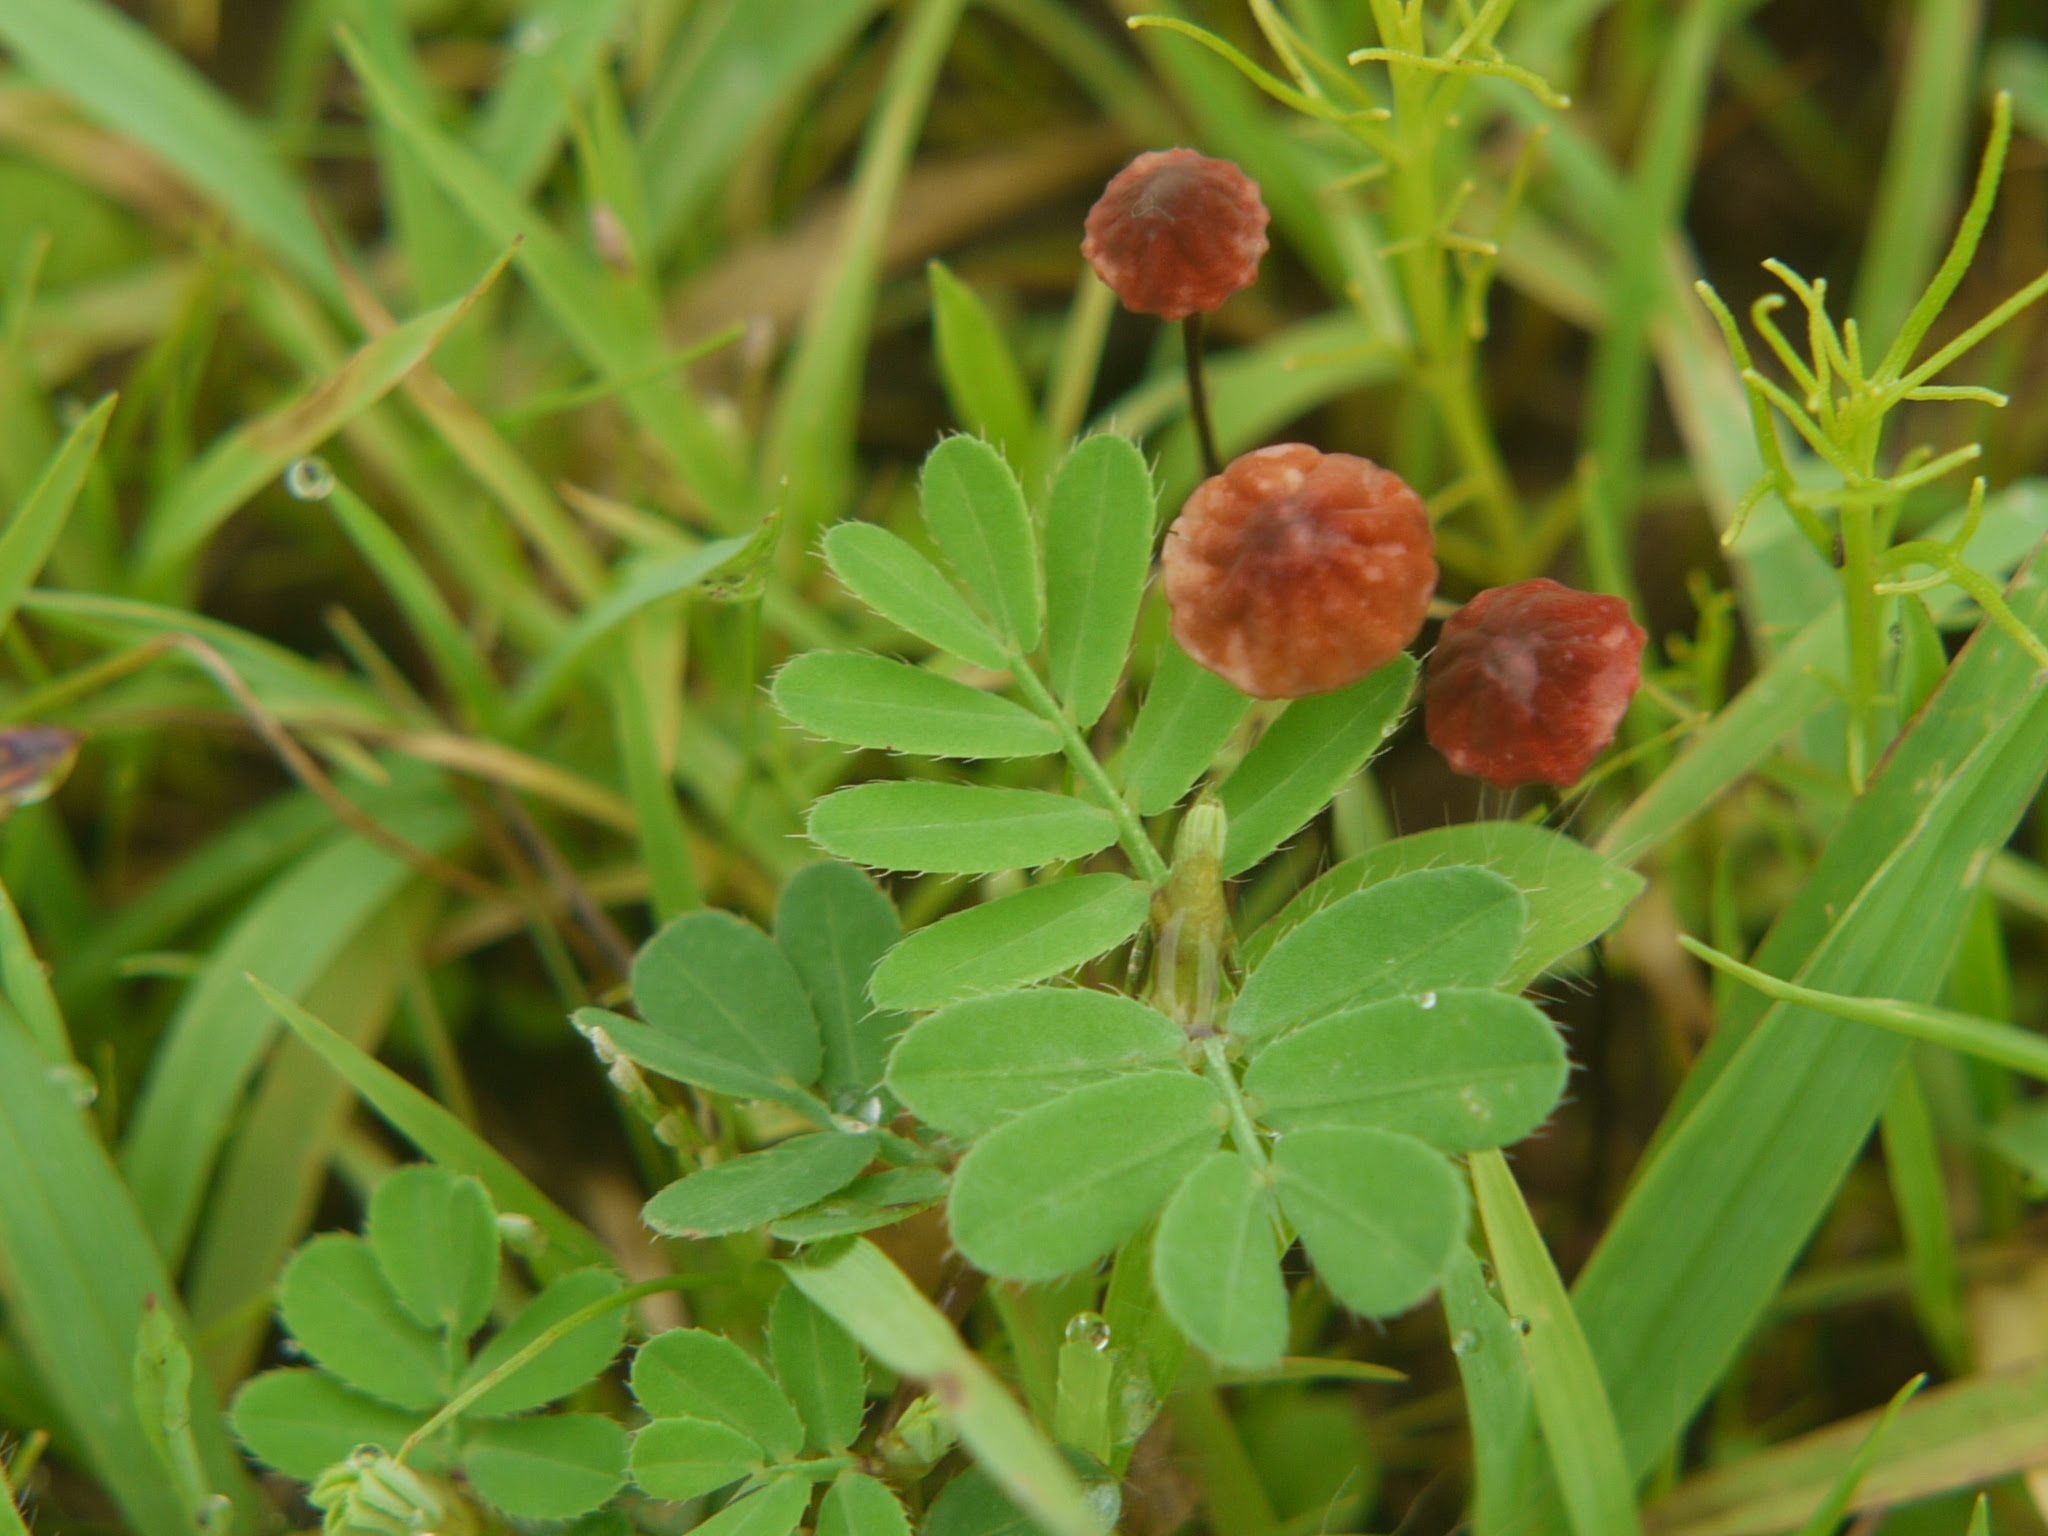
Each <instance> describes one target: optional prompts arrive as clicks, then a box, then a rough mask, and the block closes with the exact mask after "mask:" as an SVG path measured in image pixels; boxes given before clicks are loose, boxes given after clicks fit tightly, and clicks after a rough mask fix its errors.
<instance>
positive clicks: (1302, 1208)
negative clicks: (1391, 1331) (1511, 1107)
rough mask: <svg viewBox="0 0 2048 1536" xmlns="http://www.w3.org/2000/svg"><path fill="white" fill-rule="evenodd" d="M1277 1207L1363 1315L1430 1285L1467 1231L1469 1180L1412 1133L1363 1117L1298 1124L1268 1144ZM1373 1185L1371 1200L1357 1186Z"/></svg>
mask: <svg viewBox="0 0 2048 1536" xmlns="http://www.w3.org/2000/svg"><path fill="white" fill-rule="evenodd" d="M1273 1182H1274V1188H1275V1191H1276V1192H1277V1193H1278V1195H1279V1197H1280V1209H1281V1211H1282V1212H1283V1213H1284V1214H1285V1215H1286V1217H1287V1219H1288V1220H1289V1221H1290V1222H1292V1223H1293V1224H1294V1228H1295V1230H1296V1231H1298V1232H1299V1233H1300V1234H1301V1240H1302V1242H1303V1244H1304V1245H1306V1247H1307V1248H1308V1251H1309V1256H1310V1257H1311V1258H1313V1259H1314V1260H1315V1263H1316V1273H1317V1274H1319V1275H1321V1276H1322V1277H1323V1280H1324V1283H1326V1284H1327V1285H1328V1286H1329V1287H1330V1290H1331V1292H1332V1294H1334V1295H1335V1296H1336V1298H1337V1299H1338V1300H1339V1301H1341V1302H1343V1303H1344V1305H1345V1306H1347V1307H1350V1308H1351V1309H1352V1310H1353V1311H1355V1312H1362V1313H1364V1314H1365V1315H1367V1316H1368V1317H1371V1316H1378V1315H1381V1314H1385V1313H1391V1312H1405V1311H1406V1310H1407V1309H1408V1308H1410V1307H1412V1306H1414V1305H1415V1304H1416V1303H1417V1302H1419V1301H1421V1300H1422V1299H1423V1298H1424V1297H1425V1296H1427V1295H1429V1293H1430V1292H1431V1291H1433V1290H1435V1289H1436V1287H1437V1284H1438V1282H1439V1281H1440V1280H1441V1279H1442V1277H1443V1273H1444V1268H1445V1266H1446V1265H1448V1264H1449V1263H1450V1261H1451V1255H1452V1254H1453V1253H1454V1252H1456V1251H1457V1247H1458V1245H1459V1244H1460V1243H1462V1242H1463V1241H1464V1240H1465V1190H1464V1186H1463V1184H1462V1183H1461V1182H1460V1181H1459V1179H1458V1175H1457V1173H1456V1172H1455V1171H1454V1170H1453V1169H1452V1168H1451V1165H1450V1164H1449V1163H1448V1162H1446V1161H1444V1160H1443V1159H1442V1158H1441V1157H1439V1156H1437V1155H1436V1154H1435V1153H1434V1152H1432V1151H1430V1150H1429V1148H1427V1147H1425V1146H1424V1145H1423V1144H1422V1143H1421V1142H1419V1141H1416V1140H1414V1139H1413V1138H1412V1137H1408V1136H1400V1135H1395V1134H1393V1133H1392V1132H1389V1131H1377V1130H1371V1129H1369V1128H1365V1127H1360V1126H1321V1127H1318V1128H1317V1129H1315V1130H1308V1131H1296V1132H1294V1133H1292V1134H1291V1135H1288V1136H1284V1137H1282V1138H1281V1139H1280V1142H1279V1145H1278V1146H1276V1147H1275V1148H1274V1149H1273ZM1361 1190H1371V1191H1372V1192H1373V1195H1372V1198H1371V1199H1370V1200H1361V1199H1360V1198H1359V1192H1360V1191H1361Z"/></svg>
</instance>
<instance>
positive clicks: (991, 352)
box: [925, 261, 1150, 554]
mask: <svg viewBox="0 0 2048 1536" xmlns="http://www.w3.org/2000/svg"><path fill="white" fill-rule="evenodd" d="M925 275H926V276H927V277H928V278H929V279H930V280H931V288H932V332H933V341H934V343H935V345H936V349H937V351H938V354H939V378H940V381H941V382H942V383H944V385H945V387H946V399H947V402H948V403H949V404H951V405H952V407H953V415H954V416H955V417H956V418H957V419H958V421H959V423H960V425H961V426H963V427H965V428H966V429H967V430H968V431H970V432H974V433H978V434H979V435H981V436H982V437H985V438H987V439H988V440H989V441H990V442H992V443H994V444H995V445H996V447H997V448H998V449H1000V450H1001V451H1002V452H1003V454H1004V456H1005V457H1007V458H1008V459H1009V461H1010V462H1011V463H1012V464H1015V465H1016V466H1017V468H1018V471H1019V473H1020V474H1021V475H1022V476H1023V478H1024V479H1025V480H1027V481H1029V480H1031V479H1032V478H1033V470H1034V468H1035V463H1036V460H1037V458H1038V454H1039V442H1038V412H1037V410H1036V408H1035V407H1034V406H1033V405H1032V403H1031V394H1030V391H1029V390H1027V389H1026V388H1025V387H1024V375H1023V373H1022V372H1021V371H1020V370H1019V369H1018V367H1017V359H1016V357H1015V355H1014V354H1012V353H1011V351H1010V345H1009V343H1008V342H1007V341H1005V340H1004V339H1003V330H1002V327H1001V326H1000V325H998V324H997V323H996V317H995V316H994V315H993V314H991V313H990V312H989V308H988V306H987V305H986V304H984V303H982V302H981V299H980V297H979V296H978V295H977V294H976V293H975V292H974V290H973V289H972V288H969V287H968V286H967V285H966V284H965V283H963V282H961V281H960V279H959V278H957V277H955V276H954V275H953V274H952V272H951V271H950V270H949V269H948V268H947V266H946V264H945V263H944V262H943V261H930V262H927V263H925ZM1147 532H1148V533H1149V532H1150V530H1149V529H1148V530H1147ZM1149 552H1150V551H1149V550H1148V551H1147V553H1148V554H1149Z"/></svg>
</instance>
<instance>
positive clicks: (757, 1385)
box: [633, 1328, 804, 1461]
mask: <svg viewBox="0 0 2048 1536" xmlns="http://www.w3.org/2000/svg"><path fill="white" fill-rule="evenodd" d="M633 1396H634V1397H635V1398H637V1399H639V1402H640V1406H641V1407H642V1408H644V1409H646V1410H647V1412H648V1413H649V1414H651V1415H652V1416H653V1417H655V1418H657V1419H671V1418H693V1419H705V1420H709V1421H710V1422H712V1423H717V1424H724V1425H726V1426H727V1427H728V1428H730V1429H732V1430H735V1431H737V1432H738V1433H739V1434H742V1435H745V1436H746V1437H747V1438H748V1439H749V1440H751V1441H753V1443H754V1444H755V1445H757V1446H759V1447H760V1448H761V1450H762V1452H763V1453H764V1454H765V1455H767V1456H769V1457H771V1458H773V1459H774V1460H776V1461H788V1460H790V1459H791V1458H793V1457H794V1456H795V1455H796V1454H797V1452H798V1451H800V1450H801V1449H802V1448H803V1443H804V1426H803V1421H802V1420H801V1419H799V1418H798V1417H797V1411H796V1408H795V1406H794V1405H793V1404H792V1403H791V1402H790V1401H789V1399H788V1397H787V1396H785V1395H784V1393H783V1391H782V1388H780V1387H778V1386H777V1385H776V1384H775V1381H774V1379H773V1378H772V1377H770V1376H769V1374H768V1373H767V1372H766V1371H764V1370H763V1369H762V1368H761V1367H760V1366H759V1365H757V1364H756V1363H755V1362H754V1360H753V1357H752V1356H750V1355H749V1354H748V1353H747V1352H746V1351H745V1350H743V1349H741V1348H740V1347H739V1345H737V1344H735V1343H733V1341H732V1340H730V1339H728V1338H724V1337H721V1336H720V1335H718V1334H715V1333H705V1332H703V1331H702V1330H701V1329H696V1328H673V1329H670V1330H669V1331H668V1332H667V1333H663V1334H659V1335H657V1336H656V1337H654V1338H652V1339H649V1340H648V1341H647V1342H646V1343H645V1344H643V1345H641V1346H640V1349H639V1351H638V1352H637V1353H636V1354H635V1355H634V1356H633Z"/></svg>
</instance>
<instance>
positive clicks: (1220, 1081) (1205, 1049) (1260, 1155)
mask: <svg viewBox="0 0 2048 1536" xmlns="http://www.w3.org/2000/svg"><path fill="white" fill-rule="evenodd" d="M1202 1059H1203V1061H1205V1062H1206V1063H1207V1064H1208V1067H1209V1070H1208V1073H1207V1074H1206V1075H1207V1076H1208V1079H1209V1081H1210V1082H1212V1083H1214V1084H1215V1085H1216V1089H1217V1091H1218V1092H1219V1093H1221V1094H1222V1095H1223V1100H1224V1102H1225V1103H1226V1104H1228V1105H1229V1106H1230V1139H1231V1141H1232V1142H1233V1143H1234V1144H1235V1145H1236V1147H1237V1150H1238V1152H1239V1153H1240V1154H1241V1155H1242V1156H1243V1157H1244V1159H1245V1161H1246V1162H1248V1163H1250V1164H1251V1165H1252V1166H1253V1167H1254V1168H1257V1169H1258V1170H1259V1171H1260V1172H1262V1173H1263V1172H1264V1171H1265V1168H1266V1147H1265V1143H1264V1142H1262V1141H1260V1140H1259V1131H1258V1127H1257V1126H1255V1125H1253V1124H1252V1117H1251V1111H1250V1110H1248V1109H1246V1108H1245V1103H1244V1095H1243V1094H1242V1093H1240V1092H1239V1091H1238V1087H1237V1074H1236V1073H1234V1072H1232V1071H1231V1070H1230V1061H1229V1059H1228V1058H1227V1057H1225V1056H1224V1054H1223V1037H1222V1036H1221V1035H1211V1036H1210V1037H1209V1038H1208V1039H1206V1040H1204V1041H1203V1042H1202Z"/></svg>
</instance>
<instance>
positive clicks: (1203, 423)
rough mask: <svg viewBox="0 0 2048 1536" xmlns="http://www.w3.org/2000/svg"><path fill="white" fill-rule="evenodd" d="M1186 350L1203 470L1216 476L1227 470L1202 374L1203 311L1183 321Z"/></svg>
mask: <svg viewBox="0 0 2048 1536" xmlns="http://www.w3.org/2000/svg"><path fill="white" fill-rule="evenodd" d="M1180 334H1181V340H1182V343H1183V347H1182V350H1183V352H1184V353H1185V355H1186V357H1187V363H1188V414H1189V415H1190V416H1192V417H1193V418H1194V420H1195V440H1196V441H1197V442H1199V443H1200V444H1201V445H1202V473H1203V474H1205V475H1208V476H1210V477H1211V478H1212V479H1213V478H1214V477H1215V476H1217V475H1220V474H1222V473H1223V460H1222V459H1220V458H1219V457H1217V454H1216V430H1215V428H1213V427H1212V426H1210V424H1209V386H1208V384H1207V383H1206V382H1205V381H1204V380H1203V378H1202V316H1201V313H1200V312H1199V311H1197V312H1196V313H1194V314H1192V315H1189V316H1188V317H1187V318H1186V319H1185V320H1183V321H1181V323H1180Z"/></svg>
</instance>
